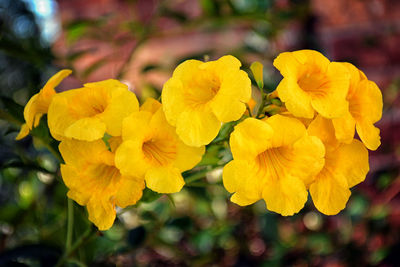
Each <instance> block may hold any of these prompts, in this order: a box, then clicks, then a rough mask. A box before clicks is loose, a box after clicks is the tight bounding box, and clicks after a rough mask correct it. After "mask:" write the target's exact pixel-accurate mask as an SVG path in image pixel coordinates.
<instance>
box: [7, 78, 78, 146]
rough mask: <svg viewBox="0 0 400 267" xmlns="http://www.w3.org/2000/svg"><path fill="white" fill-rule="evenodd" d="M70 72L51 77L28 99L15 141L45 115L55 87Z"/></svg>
mask: <svg viewBox="0 0 400 267" xmlns="http://www.w3.org/2000/svg"><path fill="white" fill-rule="evenodd" d="M71 72H72V71H71V70H61V71H59V72H57V73H56V74H55V75H53V76H52V77H51V78H50V79H49V80H48V81H47V83H46V84H45V86H44V87H43V88H42V89H41V90H40V92H39V93H37V94H35V95H33V96H32V97H31V99H29V101H28V103H27V104H26V106H25V109H24V118H25V123H24V124H23V125H22V126H21V130H20V132H19V134H18V135H17V137H16V138H15V139H16V140H20V139H22V138H24V137H25V136H27V135H28V134H29V131H30V130H32V128H34V127H36V126H37V125H38V124H39V121H40V118H41V117H42V116H43V115H44V114H46V113H47V110H48V109H49V106H50V103H51V100H52V99H53V96H54V95H55V94H56V91H55V90H54V87H56V86H57V85H58V84H59V83H60V82H61V81H62V80H63V79H64V78H65V77H67V76H68V75H70V74H71Z"/></svg>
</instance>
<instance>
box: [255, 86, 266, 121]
mask: <svg viewBox="0 0 400 267" xmlns="http://www.w3.org/2000/svg"><path fill="white" fill-rule="evenodd" d="M260 92H261V103H260V106H259V107H258V111H257V116H256V118H258V117H259V116H260V115H261V113H262V112H263V109H264V105H265V101H266V98H267V97H266V94H265V92H264V88H260Z"/></svg>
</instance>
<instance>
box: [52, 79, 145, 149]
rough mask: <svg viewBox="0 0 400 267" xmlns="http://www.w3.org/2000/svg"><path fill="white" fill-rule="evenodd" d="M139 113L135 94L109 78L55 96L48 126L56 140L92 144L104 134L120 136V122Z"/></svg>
mask: <svg viewBox="0 0 400 267" xmlns="http://www.w3.org/2000/svg"><path fill="white" fill-rule="evenodd" d="M138 110H139V103H138V100H137V98H136V96H135V94H134V93H132V92H131V91H129V90H128V87H127V86H126V85H125V84H123V83H121V82H119V81H117V80H112V79H110V80H105V81H100V82H95V83H87V84H85V85H84V87H83V88H78V89H72V90H69V91H65V92H62V93H59V94H57V95H56V96H54V98H53V101H52V103H51V105H50V107H49V112H48V125H49V129H50V132H51V134H52V136H53V137H54V138H55V139H57V140H63V139H65V138H67V139H76V140H82V141H94V140H98V139H101V138H103V136H104V134H105V133H108V134H109V135H111V136H120V135H121V128H122V121H123V119H124V118H125V117H127V116H128V115H130V114H131V113H132V112H135V111H138Z"/></svg>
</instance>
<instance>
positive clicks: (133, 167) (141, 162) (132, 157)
mask: <svg viewBox="0 0 400 267" xmlns="http://www.w3.org/2000/svg"><path fill="white" fill-rule="evenodd" d="M142 147H143V142H141V141H138V140H127V141H124V142H123V143H122V144H121V145H120V146H119V147H118V149H117V151H116V152H115V166H117V168H118V169H119V170H120V171H121V173H122V174H123V175H128V176H137V177H143V176H144V174H145V173H146V171H147V170H148V169H149V168H150V164H149V161H148V160H147V159H146V156H145V154H144V153H143V149H142Z"/></svg>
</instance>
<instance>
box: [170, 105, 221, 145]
mask: <svg viewBox="0 0 400 267" xmlns="http://www.w3.org/2000/svg"><path fill="white" fill-rule="evenodd" d="M220 128H221V122H219V121H218V119H217V118H216V117H215V115H214V114H213V113H211V112H207V111H201V110H193V111H189V110H187V111H184V112H182V113H181V115H180V116H179V119H178V121H177V123H176V133H177V134H178V136H179V138H181V139H182V141H183V142H184V143H185V144H187V145H188V146H195V147H199V146H203V145H207V144H209V143H210V142H211V141H212V140H213V139H214V138H215V137H216V136H217V135H218V132H219V129H220Z"/></svg>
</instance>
